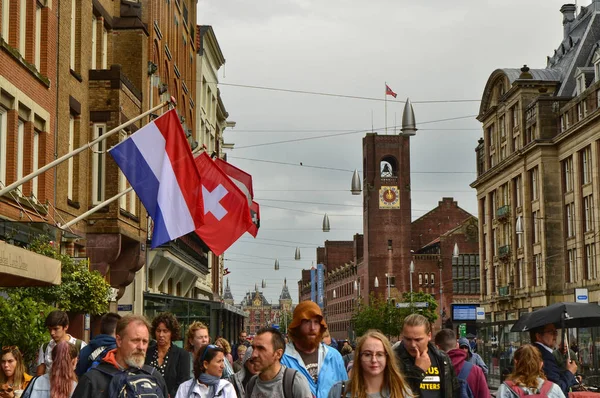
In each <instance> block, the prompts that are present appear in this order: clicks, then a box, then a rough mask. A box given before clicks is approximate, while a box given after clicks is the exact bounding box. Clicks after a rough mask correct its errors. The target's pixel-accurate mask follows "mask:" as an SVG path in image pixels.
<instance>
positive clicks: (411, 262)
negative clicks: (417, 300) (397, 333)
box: [408, 260, 415, 308]
mask: <svg viewBox="0 0 600 398" xmlns="http://www.w3.org/2000/svg"><path fill="white" fill-rule="evenodd" d="M408 272H409V273H410V307H411V308H412V303H413V290H412V277H413V273H414V272H415V262H414V261H412V260H411V261H410V267H409V269H408Z"/></svg>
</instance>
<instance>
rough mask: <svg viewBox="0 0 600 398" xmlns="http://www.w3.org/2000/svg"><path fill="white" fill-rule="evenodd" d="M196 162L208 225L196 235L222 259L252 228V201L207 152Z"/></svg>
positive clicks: (203, 226) (198, 157)
mask: <svg viewBox="0 0 600 398" xmlns="http://www.w3.org/2000/svg"><path fill="white" fill-rule="evenodd" d="M195 162H196V166H197V167H198V172H199V173H200V176H201V184H202V197H203V201H204V225H202V226H201V227H199V228H197V229H196V234H198V236H199V237H200V238H201V239H202V240H203V241H204V243H206V245H207V246H208V247H209V248H210V250H211V251H212V252H213V253H215V254H216V255H217V256H219V255H221V254H223V252H224V251H225V250H227V249H228V248H229V247H230V246H231V245H232V244H233V243H234V242H235V241H237V240H238V239H239V237H240V236H242V235H243V234H244V232H246V231H247V230H248V228H250V227H251V226H252V219H251V218H250V209H249V207H248V200H247V197H246V195H245V194H244V193H243V192H242V191H241V190H240V189H239V188H238V187H237V185H236V184H235V183H233V182H232V181H231V180H230V179H229V177H228V176H227V174H225V172H224V171H223V170H221V169H220V168H219V167H218V166H217V165H216V164H215V162H213V161H212V159H211V158H210V157H209V156H208V155H207V154H206V152H202V153H201V154H200V155H198V156H197V157H196V159H195Z"/></svg>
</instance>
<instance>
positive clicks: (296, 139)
mask: <svg viewBox="0 0 600 398" xmlns="http://www.w3.org/2000/svg"><path fill="white" fill-rule="evenodd" d="M476 116H477V115H468V116H458V117H451V118H446V119H439V120H430V121H427V122H420V123H419V125H423V124H428V123H440V122H448V121H452V120H460V119H469V118H473V117H476ZM395 127H398V126H390V127H388V128H392V129H393V128H395ZM381 129H382V128H379V129H378V130H381ZM372 130H373V129H365V130H355V131H348V132H344V133H336V134H326V135H321V136H316V137H302V138H295V139H292V140H284V141H272V142H263V143H260V144H252V145H244V146H238V147H235V149H244V148H254V147H257V146H267V145H278V144H288V143H290V142H300V141H310V140H318V139H323V138H331V137H339V136H342V135H351V134H359V133H368V132H370V131H372Z"/></svg>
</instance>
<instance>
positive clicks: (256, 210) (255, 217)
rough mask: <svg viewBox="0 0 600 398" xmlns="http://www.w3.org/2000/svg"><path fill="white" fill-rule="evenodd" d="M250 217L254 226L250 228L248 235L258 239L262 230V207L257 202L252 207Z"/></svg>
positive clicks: (253, 202)
mask: <svg viewBox="0 0 600 398" xmlns="http://www.w3.org/2000/svg"><path fill="white" fill-rule="evenodd" d="M250 216H251V217H252V225H251V226H250V228H248V233H250V235H252V236H254V237H255V238H256V235H258V229H259V228H260V206H259V205H258V203H256V202H255V201H252V205H251V206H250Z"/></svg>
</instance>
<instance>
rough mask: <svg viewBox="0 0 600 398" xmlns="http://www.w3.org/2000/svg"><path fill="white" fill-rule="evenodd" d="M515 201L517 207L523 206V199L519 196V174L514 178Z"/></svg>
mask: <svg viewBox="0 0 600 398" xmlns="http://www.w3.org/2000/svg"><path fill="white" fill-rule="evenodd" d="M514 181H515V203H516V204H517V207H521V206H523V199H522V197H521V176H519V177H517V178H515V180H514Z"/></svg>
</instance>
